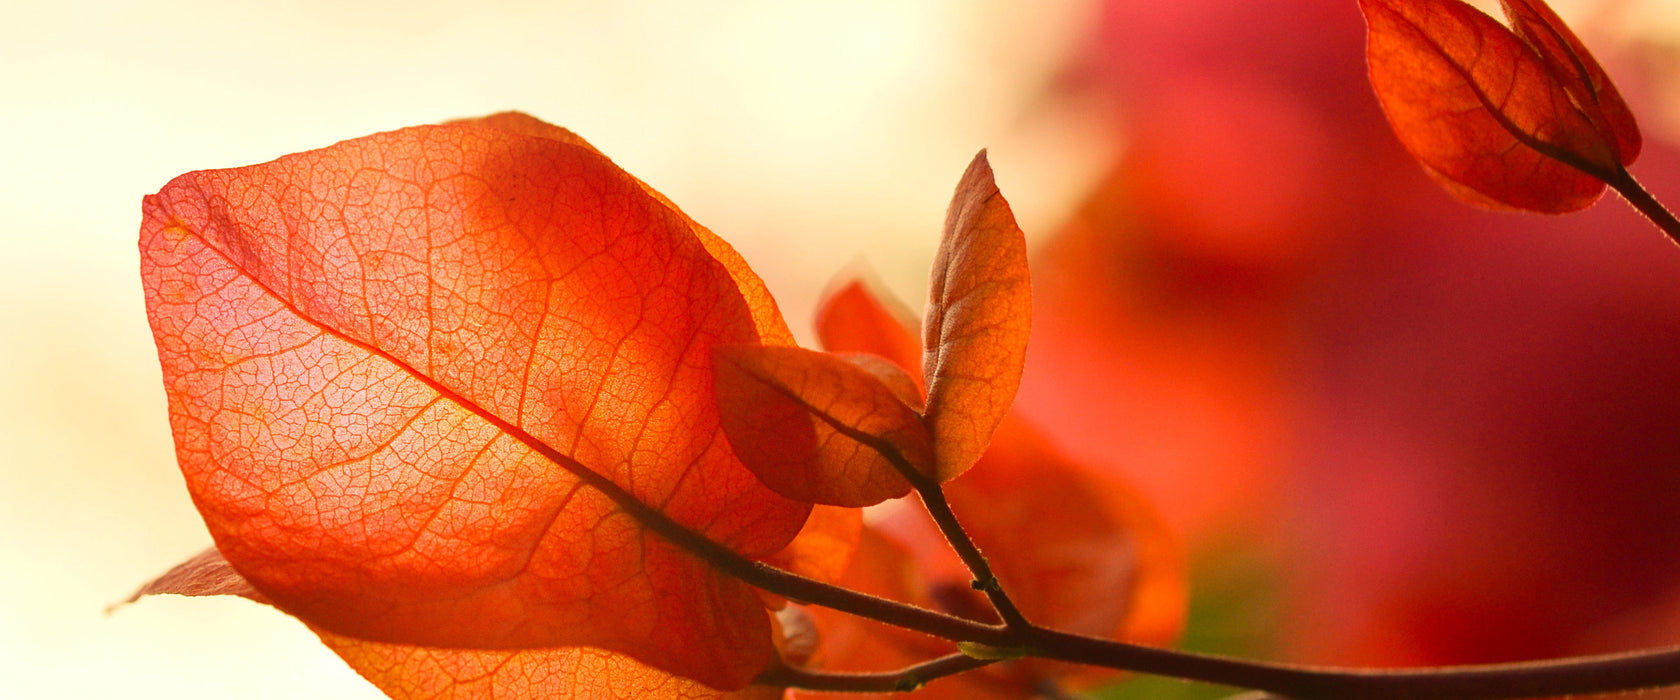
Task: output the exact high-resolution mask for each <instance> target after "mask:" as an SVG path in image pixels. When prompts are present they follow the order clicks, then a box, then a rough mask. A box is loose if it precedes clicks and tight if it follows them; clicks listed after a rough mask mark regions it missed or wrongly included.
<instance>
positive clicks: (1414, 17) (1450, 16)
mask: <svg viewBox="0 0 1680 700" xmlns="http://www.w3.org/2000/svg"><path fill="white" fill-rule="evenodd" d="M1359 4H1360V8H1361V9H1362V10H1363V11H1364V13H1365V20H1366V23H1367V28H1368V30H1369V31H1368V38H1367V41H1368V43H1367V58H1368V61H1369V63H1370V77H1371V86H1372V87H1373V88H1374V89H1375V91H1376V93H1377V98H1378V100H1379V101H1380V102H1381V103H1382V107H1383V111H1384V112H1385V113H1386V114H1387V115H1388V120H1389V123H1390V124H1391V125H1392V126H1393V127H1394V131H1395V133H1396V134H1397V135H1398V136H1399V137H1400V141H1401V142H1402V143H1403V144H1405V146H1406V149H1407V150H1409V151H1411V153H1412V155H1413V156H1414V157H1416V158H1417V159H1418V160H1419V161H1420V162H1421V163H1422V164H1423V165H1424V167H1425V168H1426V169H1427V170H1429V171H1430V172H1431V173H1432V174H1434V175H1437V176H1438V177H1440V178H1443V179H1445V180H1447V181H1449V182H1451V183H1454V184H1456V185H1457V186H1458V187H1449V188H1448V189H1449V191H1451V192H1453V193H1454V194H1455V195H1458V196H1460V198H1462V199H1466V200H1467V201H1470V202H1472V203H1476V204H1488V203H1489V202H1490V200H1491V202H1492V203H1496V204H1498V205H1503V206H1509V207H1515V208H1518V209H1527V210H1531V211H1538V212H1546V213H1561V212H1567V211H1574V210H1577V209H1581V208H1584V207H1586V206H1588V205H1590V204H1592V203H1593V202H1595V201H1597V200H1598V197H1599V196H1600V195H1602V194H1603V192H1604V183H1603V179H1604V178H1605V177H1607V176H1608V175H1610V174H1612V173H1614V172H1616V171H1618V170H1620V169H1621V167H1622V165H1624V164H1625V163H1626V162H1628V160H1631V155H1633V154H1636V153H1637V150H1638V148H1637V139H1634V140H1633V142H1632V143H1631V144H1630V143H1627V141H1626V129H1631V128H1632V122H1631V118H1628V119H1627V120H1626V121H1625V126H1624V121H1623V119H1622V117H1621V116H1620V115H1617V116H1611V115H1613V114H1617V108H1606V109H1601V108H1591V109H1592V110H1593V111H1594V113H1595V114H1598V115H1600V116H1598V117H1597V118H1594V117H1593V116H1589V114H1588V113H1586V112H1583V110H1582V108H1581V107H1580V106H1579V105H1578V104H1577V100H1578V99H1583V98H1587V99H1597V98H1596V97H1593V96H1592V95H1582V94H1581V93H1582V91H1583V90H1587V91H1589V92H1592V93H1593V95H1596V96H1598V97H1609V96H1613V95H1614V91H1613V89H1612V90H1610V91H1604V92H1598V91H1597V89H1598V88H1600V87H1603V86H1608V85H1609V83H1608V81H1607V80H1604V81H1603V82H1602V83H1599V82H1598V81H1600V80H1603V73H1602V71H1596V72H1594V71H1588V70H1585V69H1583V71H1582V72H1576V73H1571V74H1569V75H1568V76H1567V77H1566V79H1565V80H1564V81H1560V78H1559V75H1558V72H1559V69H1560V68H1561V66H1560V65H1559V61H1563V60H1566V59H1568V60H1573V61H1578V60H1579V59H1581V58H1585V59H1586V60H1587V61H1588V62H1591V57H1590V56H1588V55H1587V54H1586V53H1585V51H1584V49H1583V50H1581V51H1580V52H1579V53H1573V52H1574V50H1575V47H1578V46H1579V42H1578V41H1575V40H1574V37H1573V35H1569V36H1568V37H1567V39H1564V38H1562V35H1558V34H1555V33H1550V32H1555V30H1556V29H1558V28H1561V27H1562V25H1561V24H1556V23H1553V22H1550V21H1545V20H1543V19H1542V21H1541V22H1540V24H1541V25H1543V27H1544V29H1546V30H1548V31H1544V32H1543V31H1541V27H1537V26H1535V24H1534V21H1533V19H1532V18H1533V17H1535V16H1536V15H1533V14H1532V13H1518V14H1514V15H1513V16H1515V17H1522V18H1523V20H1522V22H1521V23H1520V26H1521V27H1522V28H1523V30H1524V31H1525V32H1528V33H1529V34H1530V35H1531V36H1534V37H1536V41H1537V43H1538V44H1539V45H1541V46H1543V47H1548V48H1546V49H1544V50H1545V51H1546V55H1547V58H1542V56H1541V55H1540V54H1537V53H1536V52H1535V49H1534V48H1532V47H1531V46H1530V45H1529V44H1527V43H1524V41H1523V40H1522V39H1519V38H1518V37H1517V35H1516V34H1514V33H1512V31H1511V30H1510V29H1507V28H1506V27H1505V26H1504V25H1501V24H1499V23H1498V22H1497V21H1495V20H1494V19H1493V18H1491V17H1488V16H1487V15H1485V14H1482V13H1481V12H1480V11H1478V10H1476V9H1475V8H1472V7H1470V6H1469V5H1466V4H1464V3H1462V2H1460V1H1459V0H1360V3H1359ZM1529 9H1532V8H1529ZM1548 14H1549V13H1548ZM1551 19H1553V20H1555V17H1553V18H1551ZM1564 31H1565V32H1566V31H1567V30H1564ZM1559 41H1561V42H1562V46H1560V45H1558V44H1557V43H1556V42H1559ZM1548 42H1552V43H1548ZM1583 65H1584V64H1583ZM1592 66H1593V68H1594V69H1596V68H1597V65H1596V63H1592ZM1614 102H1615V105H1617V106H1619V105H1620V98H1616V99H1615V100H1614ZM1595 104H1598V103H1596V102H1595ZM1619 109H1620V110H1621V111H1622V112H1625V107H1619ZM1605 129H1612V131H1606V130H1605ZM1619 134H1620V135H1621V136H1618V135H1619ZM1618 141H1622V142H1623V143H1622V144H1621V145H1618ZM1629 147H1631V150H1632V152H1631V153H1629V152H1628V148H1629ZM1624 156H1628V157H1627V158H1624ZM1460 188H1464V189H1468V190H1470V191H1473V192H1474V193H1475V195H1476V196H1466V194H1465V193H1464V191H1463V189H1460Z"/></svg>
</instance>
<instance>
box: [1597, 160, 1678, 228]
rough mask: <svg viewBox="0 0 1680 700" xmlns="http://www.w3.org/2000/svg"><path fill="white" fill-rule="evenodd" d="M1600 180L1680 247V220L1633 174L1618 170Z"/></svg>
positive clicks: (1601, 176) (1623, 169)
mask: <svg viewBox="0 0 1680 700" xmlns="http://www.w3.org/2000/svg"><path fill="white" fill-rule="evenodd" d="M1599 178H1600V179H1602V180H1604V182H1605V184H1608V185H1610V187H1611V189H1614V190H1616V193H1617V194H1620V195H1621V196H1622V199H1625V200H1627V203H1628V204H1630V205H1632V206H1633V208H1634V209H1637V210H1639V213H1641V214H1644V215H1645V218H1647V219H1650V220H1651V223H1653V224H1656V225H1657V228H1659V229H1662V232H1663V233H1664V234H1667V235H1668V240H1670V241H1673V242H1674V243H1675V244H1676V245H1680V219H1675V218H1674V213H1673V212H1670V211H1669V210H1668V208H1667V207H1664V206H1663V205H1662V202H1658V201H1657V198H1656V197H1652V196H1651V193H1650V192H1649V191H1647V190H1646V189H1645V186H1644V185H1641V184H1639V181H1638V180H1635V179H1633V174H1632V173H1629V172H1628V171H1627V168H1618V169H1617V170H1616V172H1614V173H1610V174H1608V175H1600V176H1599Z"/></svg>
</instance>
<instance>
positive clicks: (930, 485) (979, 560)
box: [911, 478, 1032, 629]
mask: <svg viewBox="0 0 1680 700" xmlns="http://www.w3.org/2000/svg"><path fill="white" fill-rule="evenodd" d="M911 483H912V484H913V485H915V487H916V494H917V495H919V496H921V497H922V505H923V506H925V507H926V508H927V512H928V515H929V516H930V517H932V518H933V522H934V524H936V525H938V526H939V531H940V532H941V533H943V534H944V535H945V541H946V542H948V543H950V545H951V549H952V550H953V551H955V552H956V553H957V556H958V557H960V558H961V559H962V562H963V564H964V565H965V566H967V567H968V571H969V573H972V574H974V582H973V583H972V585H973V586H974V588H975V590H978V591H981V592H983V593H985V594H986V598H987V599H988V600H991V601H992V607H993V608H995V609H996V610H997V613H998V617H1001V618H1003V625H1004V627H1007V628H1010V629H1024V628H1027V627H1031V626H1032V625H1031V623H1029V622H1027V618H1026V616H1025V615H1022V614H1021V609H1020V608H1018V607H1015V601H1013V600H1010V599H1009V594H1007V593H1005V592H1004V591H1003V585H1002V584H1000V583H998V580H997V575H996V574H993V573H992V566H991V564H989V563H987V562H986V555H984V554H981V553H980V547H979V546H977V545H975V544H974V540H972V539H970V538H969V536H968V531H966V530H964V529H963V526H962V523H960V522H957V514H956V513H954V512H952V511H951V504H950V503H947V502H946V501H945V491H944V490H943V489H941V488H940V487H939V482H937V481H934V480H932V479H926V478H923V479H916V480H913V481H912V482H911Z"/></svg>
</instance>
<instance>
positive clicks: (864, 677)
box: [753, 654, 996, 693]
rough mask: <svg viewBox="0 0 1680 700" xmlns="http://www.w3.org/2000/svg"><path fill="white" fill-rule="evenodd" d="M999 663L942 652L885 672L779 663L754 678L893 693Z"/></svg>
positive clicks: (764, 682) (844, 690)
mask: <svg viewBox="0 0 1680 700" xmlns="http://www.w3.org/2000/svg"><path fill="white" fill-rule="evenodd" d="M993 663H996V660H994V659H976V658H974V657H972V656H967V655H965V654H951V655H950V656H941V657H939V658H937V659H934V660H932V661H927V662H923V663H919V664H916V665H915V666H909V667H906V668H901V669H899V670H897V671H887V672H884V673H830V672H824V671H813V670H809V669H803V668H793V667H790V666H776V667H774V668H771V669H770V670H768V671H765V672H764V673H763V674H760V675H759V677H758V678H757V679H756V680H754V681H753V682H754V683H758V684H761V685H773V686H778V687H783V688H803V689H805V690H827V691H833V692H841V693H892V692H907V691H911V690H915V689H917V688H920V687H922V686H924V685H927V683H928V682H929V681H934V680H938V679H940V678H944V677H946V676H951V675H956V674H958V673H962V672H964V671H972V670H974V669H977V668H980V667H981V666H986V665H988V664H993Z"/></svg>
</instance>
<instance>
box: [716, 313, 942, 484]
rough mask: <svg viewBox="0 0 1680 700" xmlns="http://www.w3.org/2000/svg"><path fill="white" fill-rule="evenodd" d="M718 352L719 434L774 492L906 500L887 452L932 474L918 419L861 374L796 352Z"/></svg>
mask: <svg viewBox="0 0 1680 700" xmlns="http://www.w3.org/2000/svg"><path fill="white" fill-rule="evenodd" d="M714 355H715V359H714V361H713V363H712V368H713V371H714V372H715V373H716V375H717V381H716V391H717V397H718V408H719V411H720V414H721V415H722V417H723V428H724V431H725V432H726V433H727V434H728V435H729V440H730V443H731V444H732V445H734V448H735V452H736V454H739V455H740V456H741V459H742V461H743V462H745V463H746V465H747V467H748V468H750V469H752V470H753V472H754V473H755V474H757V475H758V478H759V480H761V481H763V482H764V483H765V484H766V485H768V486H769V487H770V488H771V489H773V490H775V491H776V492H777V493H780V494H782V495H784V496H787V497H789V498H793V499H795V500H800V501H811V502H815V503H826V504H830V505H840V506H866V505H874V504H876V503H879V502H881V501H884V500H886V499H888V498H897V497H899V496H903V495H904V494H905V493H908V492H909V491H910V482H909V481H907V480H906V479H905V476H904V475H903V473H901V472H900V471H899V468H898V467H896V466H894V464H893V463H892V462H891V461H889V459H888V457H887V456H885V455H888V454H891V455H895V456H897V457H900V458H902V459H903V460H904V461H905V463H906V466H908V467H910V468H913V469H915V470H917V471H918V472H921V473H924V474H931V472H932V465H933V445H932V442H931V441H930V440H929V438H928V432H927V428H926V427H925V426H923V425H922V421H921V417H920V416H918V415H916V412H915V411H913V410H911V409H910V407H909V406H906V405H905V404H904V402H903V401H902V400H900V399H899V398H898V395H897V394H896V393H895V392H894V391H893V390H892V389H891V388H889V387H888V386H887V385H886V384H884V383H882V382H881V380H879V379H877V378H876V377H875V375H873V374H871V373H870V372H868V371H867V370H865V369H863V368H861V367H858V366H857V365H855V364H852V363H850V362H847V361H846V360H844V359H841V358H839V357H836V356H833V355H829V354H827V353H821V352H816V351H813V350H806V349H804V348H795V347H772V346H763V345H742V346H719V347H718V348H717V349H716V350H715V351H714Z"/></svg>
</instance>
